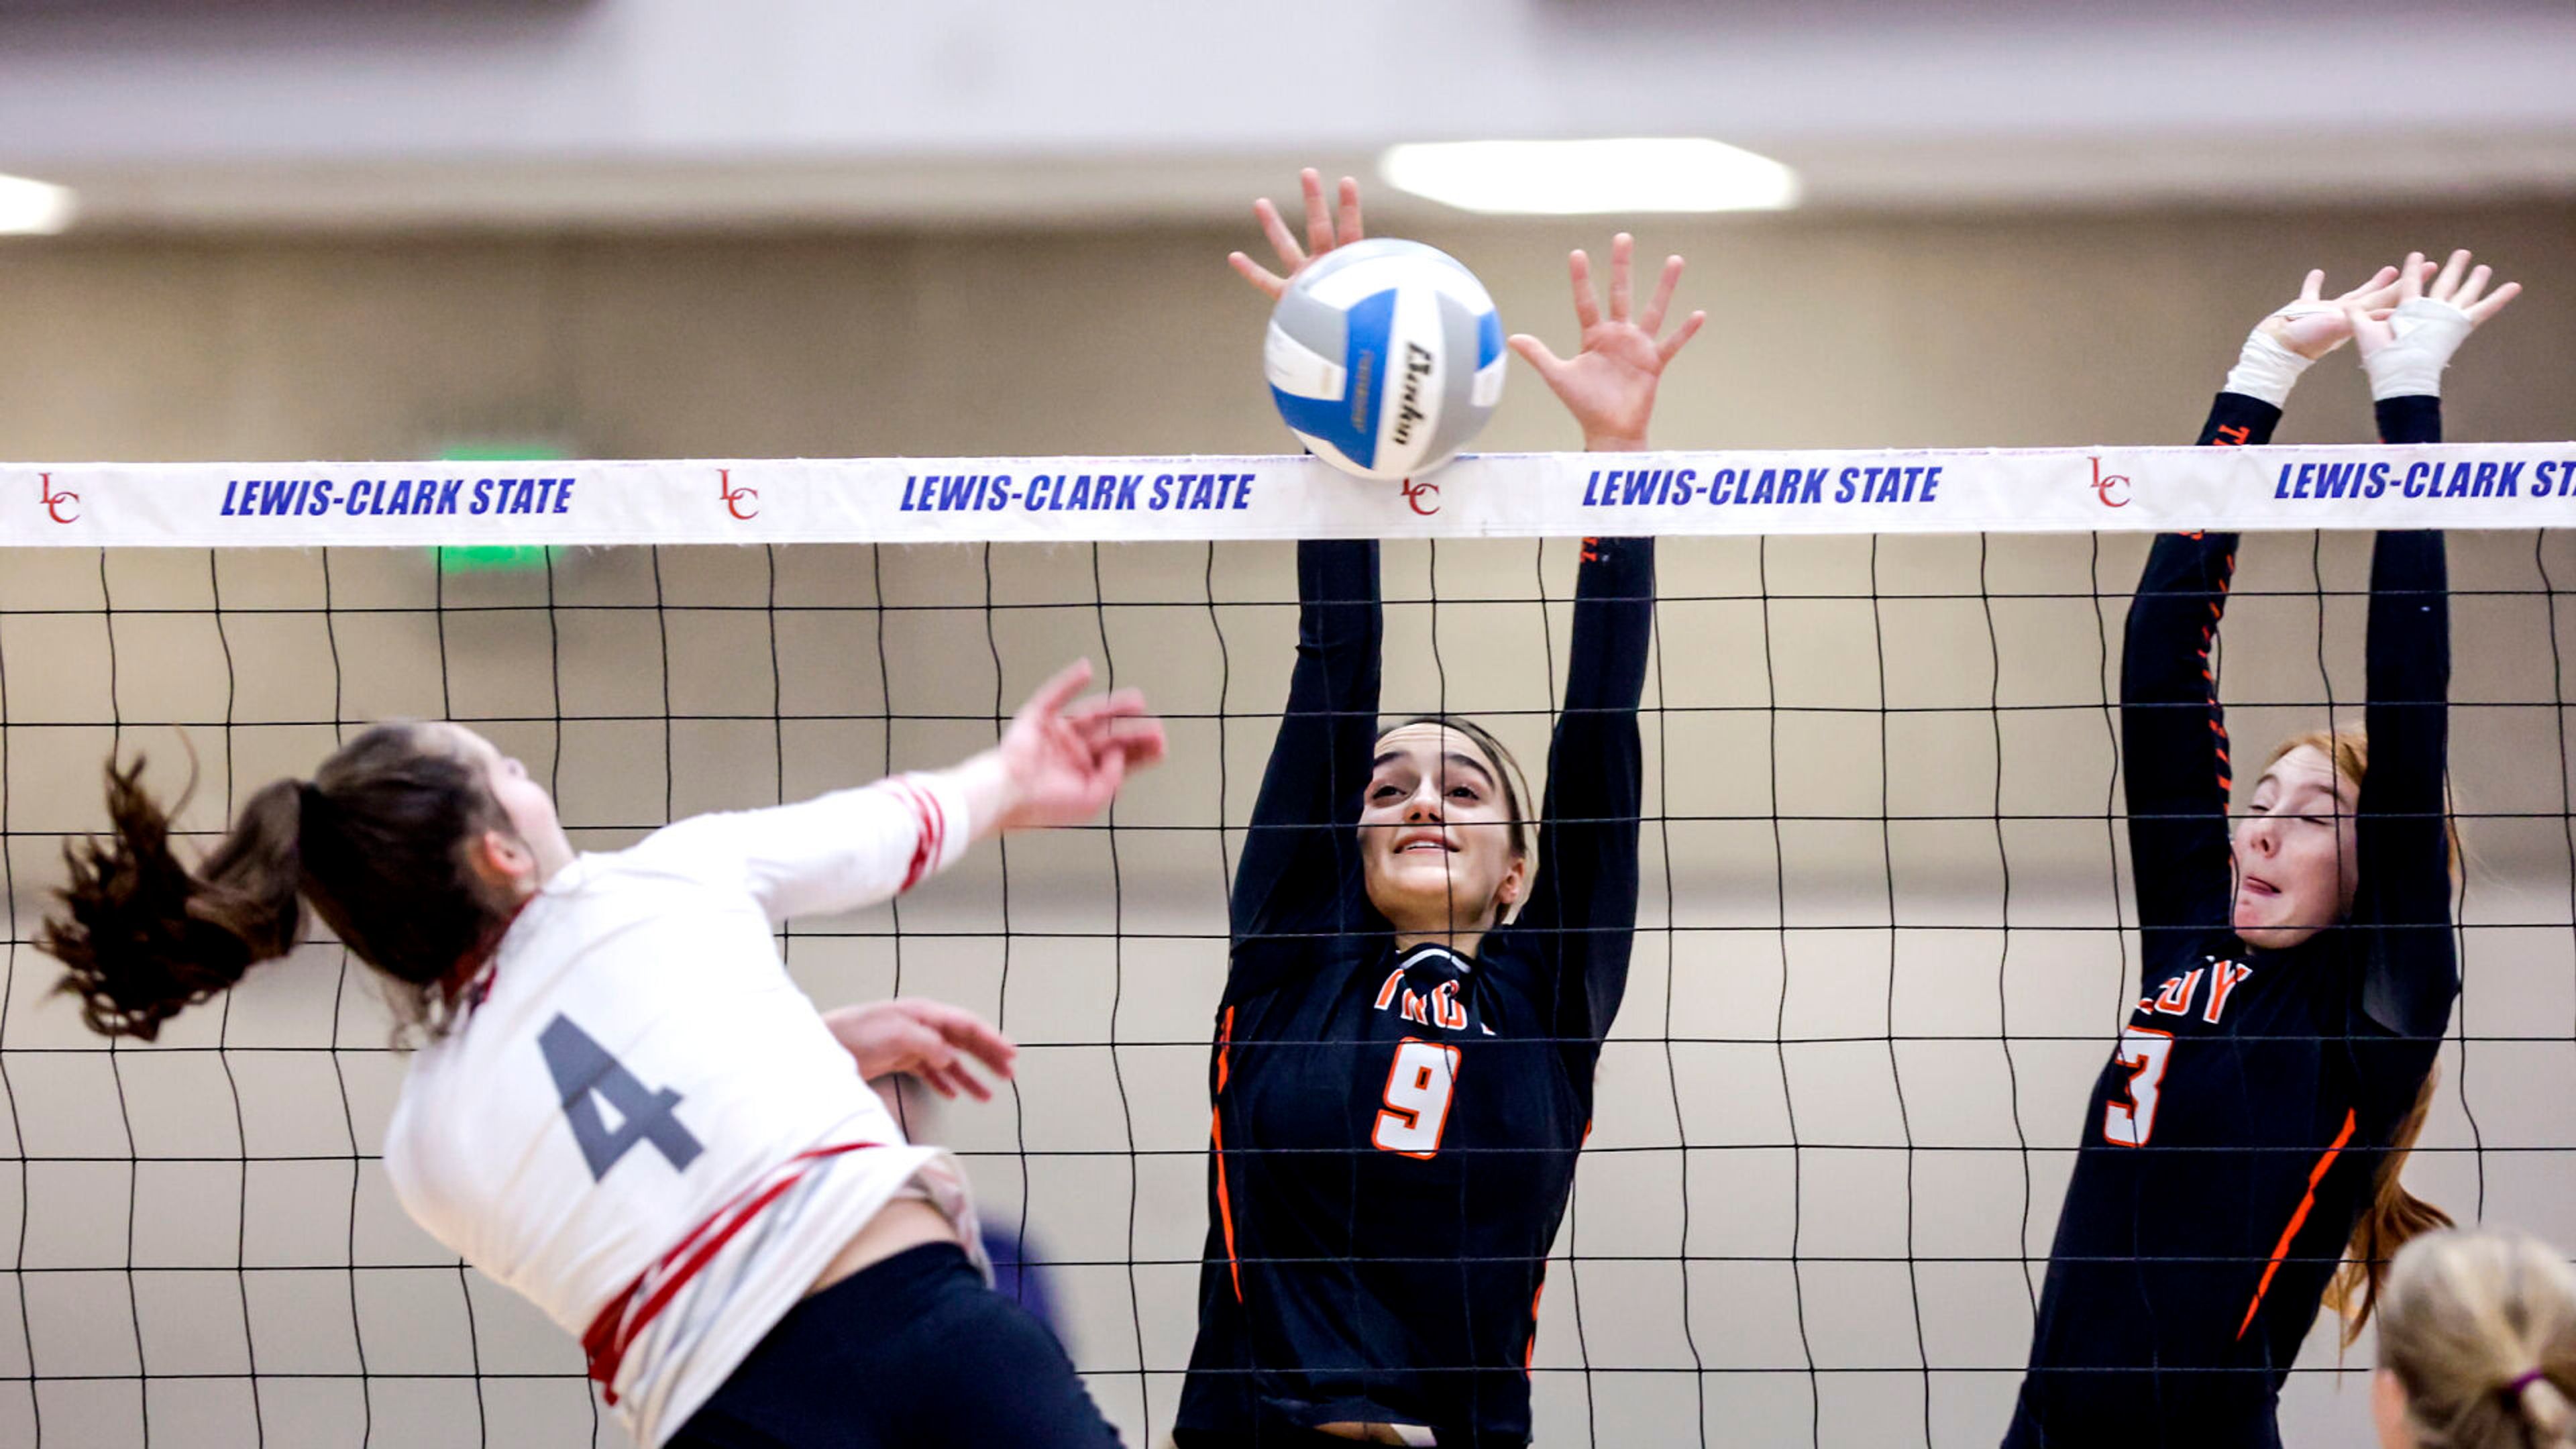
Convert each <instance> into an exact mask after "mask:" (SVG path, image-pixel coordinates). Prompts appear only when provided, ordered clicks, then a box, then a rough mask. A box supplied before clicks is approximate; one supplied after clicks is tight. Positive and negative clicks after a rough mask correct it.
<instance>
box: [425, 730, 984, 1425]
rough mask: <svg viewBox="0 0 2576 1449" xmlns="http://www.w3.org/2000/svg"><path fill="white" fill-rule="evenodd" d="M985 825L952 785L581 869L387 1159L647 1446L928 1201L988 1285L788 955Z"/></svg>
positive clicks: (933, 1182) (554, 893)
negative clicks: (922, 1196) (836, 1268)
mask: <svg viewBox="0 0 2576 1449" xmlns="http://www.w3.org/2000/svg"><path fill="white" fill-rule="evenodd" d="M967 825H968V821H967V819H966V810H965V802H964V801H963V799H962V798H961V797H960V796H959V794H958V792H957V790H956V789H955V787H954V786H953V785H951V784H950V783H949V782H948V781H946V780H945V779H943V778H941V777H938V776H904V777H897V778H894V779H889V780H883V781H879V782H878V783H877V784H875V785H873V786H870V787H868V788H866V789H861V790H846V791H841V792H838V793H835V794H830V795H825V796H822V797H821V798H819V799H815V800H809V801H806V802H804V803H802V804H797V805H787V806H781V807H778V808H776V809H769V810H751V811H744V812H740V813H733V814H720V815H702V816H698V817H696V818H694V819H690V820H684V821H681V822H679V823H678V824H675V825H672V826H670V827H668V828H667V829H664V830H661V831H659V832H657V833H655V834H654V835H652V836H651V837H649V838H647V839H646V840H644V841H643V842H642V843H640V844H638V845H636V846H635V847H634V848H632V849H629V850H624V851H619V852H617V853H615V854H611V855H584V856H582V857H580V858H579V859H577V860H576V861H575V862H574V863H573V864H571V865H569V866H567V867H565V868H564V869H563V870H562V871H560V872H558V873H557V874H556V875H555V877H554V878H553V879H552V880H549V881H548V882H547V883H546V885H545V888H544V889H543V890H541V891H539V892H538V893H537V894H536V896H535V897H533V898H532V899H531V900H530V901H529V902H528V904H527V906H526V908H525V909H524V910H522V911H521V912H520V913H519V916H518V918H517V919H516V920H514V921H513V922H512V923H511V925H510V928H509V931H508V932H507V934H505V935H504V936H503V937H502V940H501V944H500V947H499V949H498V951H497V952H496V953H495V955H494V958H493V961H492V965H491V969H490V973H489V975H488V976H487V977H486V978H485V979H484V981H483V982H481V983H480V984H479V985H478V988H477V989H478V993H479V1000H477V1001H476V1002H475V1004H474V1005H472V1006H471V1008H470V1009H468V1010H466V1011H465V1012H464V1013H462V1014H461V1015H460V1016H459V1017H458V1019H457V1020H456V1022H455V1023H454V1025H453V1026H452V1028H451V1029H450V1030H449V1031H448V1032H447V1033H446V1034H445V1035H444V1036H442V1037H441V1038H440V1039H439V1040H437V1041H436V1042H434V1043H432V1044H431V1045H429V1046H428V1047H426V1048H424V1049H423V1050H422V1051H420V1052H419V1053H418V1054H417V1055H415V1056H414V1057H413V1059H412V1063H411V1070H410V1074H409V1076H408V1077H407V1078H406V1079H405V1081H404V1083H403V1090H402V1097H401V1100H400V1102H399V1103H398V1104H397V1105H396V1107H395V1109H394V1116H393V1122H392V1125H391V1126H390V1127H389V1128H388V1129H387V1130H386V1136H385V1171H386V1175H387V1176H388V1177H389V1178H390V1179H391V1181H392V1183H393V1187H394V1191H395V1193H396V1194H397V1196H399V1197H400V1199H401V1201H402V1204H403V1207H404V1208H405V1209H406V1210H407V1211H409V1212H410V1214H411V1216H412V1217H413V1219H414V1220H415V1221H417V1222H419V1223H420V1225H421V1226H422V1227H424V1228H426V1229H427V1230H428V1231H429V1232H430V1233H431V1234H432V1235H433V1236H435V1237H436V1238H437V1239H438V1240H439V1241H440V1242H441V1243H444V1244H446V1245H447V1246H448V1247H449V1248H451V1249H453V1250H454V1251H455V1252H457V1253H458V1254H459V1255H461V1256H462V1257H463V1258H464V1259H465V1260H466V1261H467V1262H469V1263H471V1264H473V1265H474V1266H475V1267H477V1268H479V1269H481V1270H482V1271H483V1272H484V1273H486V1274H488V1275H490V1276H491V1277H492V1278H493V1279H494V1280H496V1281H498V1282H500V1283H502V1284H504V1285H506V1286H507V1287H509V1288H511V1289H514V1290H516V1291H517V1292H519V1293H521V1294H523V1295H525V1296H526V1297H527V1298H529V1299H530V1300H532V1301H533V1302H535V1303H536V1304H537V1306H538V1307H540V1308H542V1309H543V1310H545V1312H546V1314H547V1315H548V1316H549V1317H551V1318H553V1319H554V1321H555V1322H556V1323H558V1324H560V1325H562V1326H563V1328H564V1329H565V1331H567V1332H569V1333H571V1334H573V1335H574V1336H575V1337H577V1338H581V1339H582V1340H584V1343H585V1347H587V1348H588V1349H589V1351H590V1355H591V1364H592V1372H593V1376H594V1377H597V1378H599V1379H600V1380H601V1382H602V1383H603V1384H604V1385H605V1386H606V1388H607V1390H608V1399H609V1402H610V1403H612V1404H614V1405H615V1406H616V1407H617V1409H618V1410H619V1412H620V1414H621V1416H622V1417H623V1418H624V1420H625V1423H626V1427H627V1429H628V1431H629V1432H630V1433H631V1434H633V1435H634V1437H635V1439H636V1442H637V1443H639V1444H643V1445H646V1446H652V1445H658V1444H660V1443H661V1442H662V1441H663V1440H664V1439H666V1438H668V1437H670V1435H672V1434H674V1433H676V1432H677V1431H678V1430H679V1428H680V1426H681V1425H682V1424H684V1423H685V1422H687V1420H688V1417H689V1415H690V1414H692V1413H694V1412H695V1411H696V1410H697V1408H698V1406H699V1405H701V1404H703V1403H704V1402H705V1401H706V1399H707V1397H708V1395H710V1394H712V1393H713V1392H714V1391H715V1389H716V1388H717V1386H719V1385H720V1384H722V1383H723V1382H724V1380H725V1378H726V1377H727V1376H728V1375H730V1374H731V1373H732V1372H733V1370H734V1369H735V1367H736V1366H738V1365H739V1364H740V1363H741V1362H742V1360H743V1359H744V1358H745V1357H746V1356H748V1355H749V1354H750V1352H751V1350H752V1348H753V1347H754V1346H755V1345H757V1344H758V1343H759V1342H760V1339H761V1337H762V1336H763V1335H764V1334H766V1333H767V1332H768V1331H769V1329H770V1328H771V1327H772V1326H773V1325H775V1324H776V1323H777V1322H778V1320H779V1319H780V1318H781V1317H783V1316H785V1314H786V1312H787V1310H788V1309H789V1308H791V1307H793V1306H794V1305H795V1303H796V1301H797V1300H798V1299H799V1298H801V1297H803V1296H804V1294H805V1292H806V1290H807V1289H808V1288H810V1287H811V1286H812V1285H813V1283H814V1280H815V1279H816V1278H817V1277H818V1276H819V1275H820V1274H821V1273H822V1271H823V1270H824V1268H825V1267H826V1266H827V1265H828V1264H829V1263H830V1262H831V1260H832V1259H833V1257H834V1256H835V1255H836V1254H838V1253H839V1251H840V1250H841V1248H842V1247H843V1246H844V1245H846V1244H847V1243H848V1242H849V1240H850V1238H851V1237H852V1236H853V1235H854V1234H856V1233H857V1232H858V1231H859V1229H860V1228H862V1227H864V1226H865V1225H866V1224H867V1223H868V1221H869V1220H870V1219H871V1218H873V1217H874V1216H875V1215H876V1214H877V1212H878V1211H879V1210H880V1209H882V1208H883V1207H884V1206H885V1205H886V1203H887V1202H888V1201H889V1200H890V1199H892V1198H893V1197H894V1196H896V1194H898V1193H899V1192H903V1191H905V1190H906V1189H907V1187H908V1186H911V1185H915V1184H918V1185H919V1186H920V1187H921V1188H922V1189H923V1190H925V1191H926V1192H927V1193H928V1195H929V1196H930V1198H931V1200H932V1201H933V1202H935V1203H937V1204H938V1205H939V1206H940V1207H941V1208H942V1209H943V1210H945V1211H946V1212H947V1213H948V1214H949V1216H950V1217H951V1218H952V1219H953V1220H955V1221H956V1222H957V1224H958V1226H959V1228H960V1230H961V1234H962V1236H963V1237H964V1238H965V1240H966V1242H967V1244H968V1247H969V1251H970V1252H971V1253H972V1254H973V1255H974V1256H975V1257H976V1259H977V1261H978V1262H979V1263H980V1262H981V1261H982V1251H981V1248H980V1246H979V1239H978V1236H977V1234H976V1231H975V1224H974V1216H973V1212H972V1209H971V1207H970V1205H969V1203H968V1200H967V1195H966V1191H965V1179H964V1175H963V1173H961V1172H960V1171H959V1170H958V1169H957V1167H956V1164H955V1163H954V1161H953V1160H952V1159H950V1158H949V1157H948V1155H947V1154H946V1153H944V1152H940V1151H937V1150H935V1149H931V1148H921V1147H911V1146H907V1145H905V1143H904V1139H903V1134H902V1132H901V1130H900V1129H899V1128H898V1127H897V1126H896V1125H895V1122H894V1119H893V1118H892V1117H891V1116H890V1115H889V1114H888V1113H887V1111H886V1109H885V1106H884V1104H883V1103H882V1102H880V1101H879V1100H878V1098H877V1096H876V1094H875V1093H874V1092H872V1091H870V1090H869V1089H868V1086H867V1084H866V1082H864V1081H863V1080H861V1078H860V1076H859V1073H858V1070H857V1067H856V1064H855V1063H854V1062H853V1061H852V1060H851V1058H850V1054H849V1052H848V1051H847V1050H845V1049H844V1048H843V1047H842V1046H841V1044H840V1043H839V1042H838V1041H837V1040H835V1039H834V1037H833V1036H832V1033H831V1031H830V1029H829V1028H827V1027H826V1026H825V1025H824V1024H823V1020H822V1018H821V1016H820V1015H819V1014H817V1012H816V1011H815V1009H814V1005H813V1003H812V1002H810V1001H809V1000H807V999H806V997H805V994H804V993H803V992H801V991H799V990H798V989H797V988H796V985H795V983H794V982H792V981H791V980H790V979H789V978H788V975H787V969H786V965H785V963H784V962H783V961H782V960H781V959H780V957H779V952H778V947H777V943H776V941H775V939H774V938H773V937H772V935H771V931H772V929H773V927H774V925H775V923H776V922H778V921H781V920H784V919H785V918H787V917H789V916H794V915H805V914H811V913H817V912H826V911H837V910H847V909H851V908H854V907H858V906H862V905H868V904H872V903H875V902H877V901H881V900H884V899H886V898H888V897H890V896H892V895H894V894H896V893H897V892H899V891H901V890H903V889H904V888H906V887H908V886H910V885H911V884H913V883H914V882H915V881H918V880H920V879H922V878H923V877H924V876H927V875H929V874H931V873H932V872H935V871H937V870H939V869H941V868H943V867H945V866H946V865H948V864H949V863H950V862H951V861H953V860H954V859H955V858H956V857H957V856H958V855H960V854H962V853H963V852H964V850H965V845H966V839H967ZM853 1390H854V1391H859V1392H863V1391H864V1389H863V1386H853Z"/></svg>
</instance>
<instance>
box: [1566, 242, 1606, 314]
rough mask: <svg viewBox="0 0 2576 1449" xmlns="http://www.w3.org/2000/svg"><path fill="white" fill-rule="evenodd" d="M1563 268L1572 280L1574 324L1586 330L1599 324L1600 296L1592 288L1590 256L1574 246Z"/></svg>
mask: <svg viewBox="0 0 2576 1449" xmlns="http://www.w3.org/2000/svg"><path fill="white" fill-rule="evenodd" d="M1565 270H1566V275H1567V276H1569V277H1570V278H1572V279H1573V282H1574V321H1575V325H1576V326H1579V327H1581V328H1583V329H1584V330H1585V331H1587V332H1588V331H1590V330H1592V329H1593V328H1595V327H1598V326H1600V325H1601V298H1600V297H1599V296H1598V295H1596V294H1595V293H1594V292H1593V290H1592V258H1591V257H1590V256H1589V255H1587V254H1585V252H1584V250H1583V248H1581V247H1576V248H1575V249H1574V252H1573V254H1572V255H1570V256H1568V257H1567V258H1566V259H1565Z"/></svg>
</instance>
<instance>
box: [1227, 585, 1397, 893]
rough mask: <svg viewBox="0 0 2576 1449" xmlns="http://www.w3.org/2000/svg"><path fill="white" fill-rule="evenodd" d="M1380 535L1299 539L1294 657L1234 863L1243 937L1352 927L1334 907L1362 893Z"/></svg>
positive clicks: (1381, 628) (1373, 733)
mask: <svg viewBox="0 0 2576 1449" xmlns="http://www.w3.org/2000/svg"><path fill="white" fill-rule="evenodd" d="M1385 632H1386V626H1385V617H1384V610H1383V608H1382V607H1381V606H1380V604H1379V602H1378V559H1377V545H1376V544H1375V543H1371V542H1367V541H1358V542H1353V541H1347V540H1331V541H1310V542H1306V543H1301V544H1299V545H1297V667H1296V669H1295V671H1294V672H1293V673H1291V674H1290V675H1289V678H1288V707H1287V709H1286V710H1285V711H1284V712H1283V713H1282V714H1281V715H1280V717H1279V736H1278V738H1277V740H1276V741H1274V742H1273V743H1272V745H1271V747H1270V766H1269V768H1268V769H1267V770H1266V771H1264V772H1263V774H1262V777H1261V794H1260V796H1259V798H1258V799H1256V800H1255V801H1254V803H1253V807H1252V831H1251V833H1250V835H1248V836H1247V837H1246V838H1245V840H1244V842H1243V857H1242V859H1241V861H1240V862H1239V863H1238V864H1237V866H1236V868H1235V875H1234V902H1233V923H1234V934H1235V938H1236V940H1237V941H1238V942H1240V941H1244V940H1250V939H1257V938H1260V937H1263V936H1268V935H1273V934H1277V933H1279V932H1281V931H1283V930H1291V929H1298V928H1305V929H1321V928H1329V929H1335V930H1348V929H1350V928H1352V927H1354V926H1356V925H1357V924H1358V923H1357V922H1355V921H1344V920H1340V919H1338V917H1337V916H1336V915H1335V914H1333V912H1334V911H1335V909H1336V908H1337V907H1339V906H1341V905H1343V904H1345V903H1348V902H1350V901H1353V900H1355V899H1356V898H1357V897H1356V895H1355V893H1354V892H1353V891H1352V890H1349V889H1346V888H1345V887H1346V886H1347V885H1348V884H1349V883H1350V882H1352V881H1354V880H1356V878H1357V876H1358V872H1359V856H1358V854H1357V848H1358V846H1357V841H1356V839H1355V838H1354V836H1353V834H1352V832H1353V831H1354V830H1355V829H1356V828H1357V826H1358V823H1359V812H1360V791H1361V789H1362V788H1363V787H1364V786H1366V785H1367V783H1368V775H1369V750H1370V747H1371V746H1372V745H1373V744H1374V743H1375V741H1376V739H1377V702H1378V648H1379V643H1380V641H1381V639H1382V638H1383V637H1384V634H1385Z"/></svg>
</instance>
